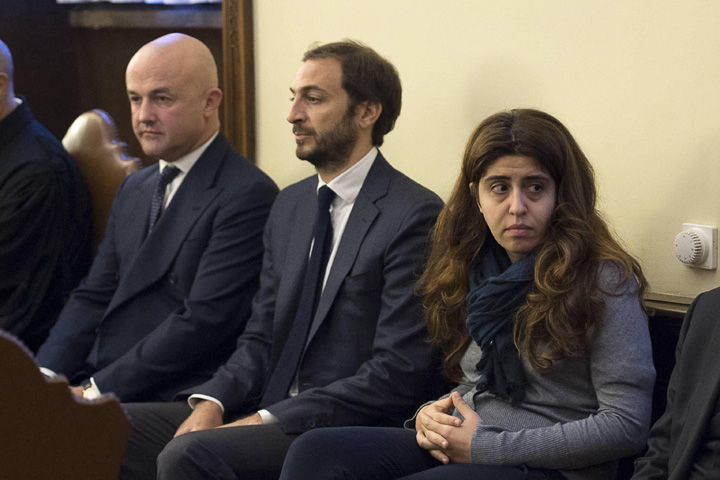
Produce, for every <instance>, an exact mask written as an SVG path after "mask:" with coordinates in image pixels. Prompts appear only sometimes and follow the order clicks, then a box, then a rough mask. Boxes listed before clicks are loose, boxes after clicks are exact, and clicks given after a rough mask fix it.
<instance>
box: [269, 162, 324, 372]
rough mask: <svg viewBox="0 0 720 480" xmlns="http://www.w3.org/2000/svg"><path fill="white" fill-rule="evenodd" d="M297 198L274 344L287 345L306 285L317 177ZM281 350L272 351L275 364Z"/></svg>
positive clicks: (286, 237) (307, 183)
mask: <svg viewBox="0 0 720 480" xmlns="http://www.w3.org/2000/svg"><path fill="white" fill-rule="evenodd" d="M301 188H302V190H301V191H300V192H298V195H297V196H296V199H295V210H294V212H293V215H292V217H293V219H292V223H291V225H290V228H289V230H287V233H286V235H285V241H286V242H288V245H287V246H286V248H285V256H284V258H283V259H282V261H283V265H282V267H281V268H282V277H281V281H280V285H279V287H278V292H277V299H278V301H277V303H276V309H277V310H276V312H275V318H277V319H278V325H276V327H277V330H276V334H275V342H274V343H275V344H276V345H284V344H285V340H287V336H288V334H289V333H290V329H291V328H292V323H293V321H294V319H295V314H296V310H297V306H298V302H299V299H300V295H301V293H302V290H303V283H304V282H305V268H306V265H307V262H308V255H309V253H310V243H311V241H312V235H313V230H314V228H315V212H316V210H317V193H316V190H317V176H316V177H314V179H313V178H311V179H310V181H307V182H305V183H304V184H303V185H302V186H301ZM281 351H282V349H281V348H274V349H273V363H274V362H275V361H276V360H277V358H278V357H279V355H280V353H281Z"/></svg>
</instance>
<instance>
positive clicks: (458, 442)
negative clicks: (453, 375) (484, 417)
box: [415, 392, 480, 464]
mask: <svg viewBox="0 0 720 480" xmlns="http://www.w3.org/2000/svg"><path fill="white" fill-rule="evenodd" d="M453 409H457V410H458V412H460V414H461V415H462V416H463V417H464V418H465V420H464V421H462V420H460V419H459V418H457V417H454V416H452V411H453ZM478 422H480V415H478V414H477V413H476V412H475V411H474V410H473V409H472V408H470V406H469V405H468V404H467V403H465V401H464V400H463V399H462V397H461V396H460V394H459V393H458V392H453V393H452V394H450V396H449V397H448V398H444V399H442V400H438V401H437V402H433V403H431V404H430V405H427V406H425V407H423V408H422V409H421V410H420V412H419V413H418V415H417V418H416V419H415V430H416V431H417V434H416V435H415V438H416V440H417V443H418V445H420V446H421V447H422V448H424V449H425V450H427V451H428V452H429V453H430V455H432V456H433V457H434V458H435V459H437V460H439V461H440V462H442V463H445V464H447V463H449V462H454V463H470V461H471V457H470V442H471V441H472V436H473V433H474V432H475V427H476V426H477V424H478Z"/></svg>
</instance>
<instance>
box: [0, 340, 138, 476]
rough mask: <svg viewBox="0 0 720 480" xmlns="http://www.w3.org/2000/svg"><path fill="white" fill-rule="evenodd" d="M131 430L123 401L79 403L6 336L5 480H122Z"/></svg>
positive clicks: (0, 414) (2, 386) (1, 347)
mask: <svg viewBox="0 0 720 480" xmlns="http://www.w3.org/2000/svg"><path fill="white" fill-rule="evenodd" d="M130 430H131V427H130V422H129V421H128V419H127V418H126V417H125V414H124V413H123V411H122V408H121V407H120V404H119V403H118V402H117V400H115V399H114V398H111V397H107V396H105V397H102V398H100V399H98V400H95V401H91V402H88V401H83V400H76V399H75V398H74V397H73V396H72V395H71V394H70V389H69V388H68V385H67V383H66V382H65V381H64V380H63V379H58V380H55V379H53V380H46V379H45V377H44V376H43V375H42V374H41V373H40V370H39V369H38V367H37V365H36V364H35V361H34V360H33V358H32V354H31V353H30V351H29V350H27V349H26V348H25V346H24V345H22V344H21V343H20V341H19V340H17V339H16V338H14V337H13V336H11V335H10V334H8V333H6V332H2V331H0V452H1V453H0V478H7V479H11V478H12V479H36V478H37V479H54V480H65V479H68V480H69V479H72V480H77V479H79V478H92V479H97V480H103V479H117V477H118V473H119V469H120V462H121V461H122V457H123V454H124V451H125V444H126V442H127V439H128V438H129V436H130Z"/></svg>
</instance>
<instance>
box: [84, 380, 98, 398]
mask: <svg viewBox="0 0 720 480" xmlns="http://www.w3.org/2000/svg"><path fill="white" fill-rule="evenodd" d="M82 389H83V394H82V396H83V398H84V399H85V400H95V399H96V398H100V396H101V395H100V392H98V390H97V388H95V387H94V386H93V384H92V382H90V381H88V382H87V383H86V384H85V385H83V386H82Z"/></svg>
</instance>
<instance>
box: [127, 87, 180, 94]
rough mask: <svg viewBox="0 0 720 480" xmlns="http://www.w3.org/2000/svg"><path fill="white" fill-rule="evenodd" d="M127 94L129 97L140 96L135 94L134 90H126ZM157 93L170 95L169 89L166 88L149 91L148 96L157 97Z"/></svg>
mask: <svg viewBox="0 0 720 480" xmlns="http://www.w3.org/2000/svg"><path fill="white" fill-rule="evenodd" d="M127 93H128V94H129V95H140V94H139V93H137V92H136V91H135V90H128V91H127ZM158 93H170V89H169V88H168V87H160V88H156V89H154V90H150V92H149V93H148V95H157V94H158Z"/></svg>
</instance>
